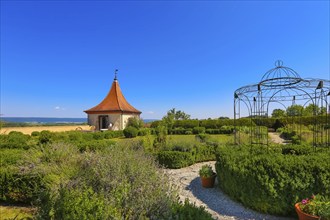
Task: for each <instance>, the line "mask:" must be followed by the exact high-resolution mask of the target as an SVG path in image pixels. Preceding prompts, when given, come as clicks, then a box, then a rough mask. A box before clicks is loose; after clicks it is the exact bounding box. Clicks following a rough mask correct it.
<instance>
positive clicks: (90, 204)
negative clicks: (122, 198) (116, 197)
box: [37, 186, 120, 220]
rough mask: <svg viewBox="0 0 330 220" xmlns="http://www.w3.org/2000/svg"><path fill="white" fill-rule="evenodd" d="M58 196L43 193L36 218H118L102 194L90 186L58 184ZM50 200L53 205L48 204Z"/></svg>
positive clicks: (77, 219)
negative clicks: (77, 187)
mask: <svg viewBox="0 0 330 220" xmlns="http://www.w3.org/2000/svg"><path fill="white" fill-rule="evenodd" d="M58 194H59V195H58V197H55V198H52V197H51V194H49V193H46V194H44V196H43V198H42V200H43V201H44V202H45V203H43V204H41V207H42V208H41V210H40V211H39V213H38V217H37V219H40V220H41V219H49V218H51V219H61V220H62V219H63V220H66V219H67V220H71V219H72V220H89V219H100V220H101V219H111V218H120V216H119V213H116V210H115V209H114V208H113V207H111V206H110V204H107V201H106V199H105V198H104V195H102V194H101V195H100V194H97V193H95V192H94V191H93V189H92V188H91V187H82V188H81V189H74V188H73V189H72V188H64V187H63V186H60V189H59V190H58ZM49 201H52V203H54V205H51V204H49Z"/></svg>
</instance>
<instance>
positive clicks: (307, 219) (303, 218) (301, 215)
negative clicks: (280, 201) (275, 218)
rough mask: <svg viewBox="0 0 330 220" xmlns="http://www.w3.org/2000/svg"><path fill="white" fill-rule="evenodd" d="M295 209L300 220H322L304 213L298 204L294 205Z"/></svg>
mask: <svg viewBox="0 0 330 220" xmlns="http://www.w3.org/2000/svg"><path fill="white" fill-rule="evenodd" d="M294 208H295V209H296V212H297V214H298V218H299V220H318V219H320V217H318V216H315V215H309V214H307V213H304V212H303V211H301V209H300V207H299V203H296V204H295V205H294Z"/></svg>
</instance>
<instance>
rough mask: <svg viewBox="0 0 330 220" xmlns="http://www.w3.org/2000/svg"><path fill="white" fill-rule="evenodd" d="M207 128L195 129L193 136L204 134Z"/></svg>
mask: <svg viewBox="0 0 330 220" xmlns="http://www.w3.org/2000/svg"><path fill="white" fill-rule="evenodd" d="M204 133H205V128H204V127H194V128H193V134H204Z"/></svg>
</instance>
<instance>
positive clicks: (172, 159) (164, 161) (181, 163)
mask: <svg viewBox="0 0 330 220" xmlns="http://www.w3.org/2000/svg"><path fill="white" fill-rule="evenodd" d="M157 160H158V162H159V163H160V164H161V165H163V166H165V167H167V168H174V169H178V168H182V167H187V166H190V165H192V164H193V163H194V158H193V156H192V154H191V153H190V152H181V151H161V152H159V153H158V154H157Z"/></svg>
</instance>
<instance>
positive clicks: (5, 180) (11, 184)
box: [0, 169, 45, 204]
mask: <svg viewBox="0 0 330 220" xmlns="http://www.w3.org/2000/svg"><path fill="white" fill-rule="evenodd" d="M0 185H1V188H0V200H2V201H5V202H10V203H25V204H29V203H31V202H33V201H35V200H36V199H37V198H38V193H39V192H40V190H42V189H43V188H45V182H44V180H43V176H42V174H37V173H25V172H17V171H16V170H13V169H6V170H2V169H1V170H0Z"/></svg>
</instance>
